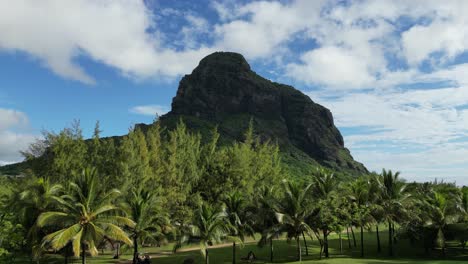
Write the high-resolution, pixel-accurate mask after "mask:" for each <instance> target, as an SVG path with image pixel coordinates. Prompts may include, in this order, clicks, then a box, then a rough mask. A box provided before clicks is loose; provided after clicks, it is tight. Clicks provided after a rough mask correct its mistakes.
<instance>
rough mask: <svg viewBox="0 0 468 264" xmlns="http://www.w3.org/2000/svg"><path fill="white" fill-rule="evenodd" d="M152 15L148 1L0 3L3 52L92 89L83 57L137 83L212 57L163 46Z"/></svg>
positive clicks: (203, 51) (27, 0) (204, 51)
mask: <svg viewBox="0 0 468 264" xmlns="http://www.w3.org/2000/svg"><path fill="white" fill-rule="evenodd" d="M152 16H153V14H152V13H151V12H150V11H149V10H148V9H147V7H146V6H145V4H144V2H143V1H133V0H119V1H92V0H79V1H61V0H46V1H41V2H40V3H39V2H37V1H31V0H18V1H12V2H10V1H1V2H0V49H3V50H9V51H22V52H26V53H28V54H30V55H32V56H33V57H34V58H37V59H39V61H41V63H43V64H44V65H45V66H46V67H48V68H50V69H51V70H52V71H53V72H55V73H56V74H58V75H60V76H63V77H66V78H70V79H74V80H78V81H81V82H84V83H88V84H93V83H94V82H95V80H94V79H93V77H92V76H91V75H90V74H89V73H87V72H86V70H85V69H83V68H82V67H81V66H80V65H79V63H78V62H76V60H77V59H78V58H79V57H80V56H87V57H90V58H91V59H92V60H94V61H97V62H101V63H104V64H106V65H109V66H111V67H114V68H116V69H118V70H120V71H121V72H122V73H123V74H126V75H129V76H134V77H138V78H149V77H154V76H169V77H174V76H177V75H180V74H182V73H187V72H189V71H190V70H191V69H192V68H193V66H195V65H196V62H197V61H198V60H199V59H201V58H202V57H203V56H205V55H207V54H208V53H210V52H211V50H210V49H208V48H203V47H200V48H199V49H197V50H190V49H187V50H182V51H176V50H172V49H169V48H165V47H162V46H161V41H160V39H159V38H158V34H157V33H154V34H152V33H150V32H151V29H154V27H155V26H156V25H154V23H153V19H152Z"/></svg>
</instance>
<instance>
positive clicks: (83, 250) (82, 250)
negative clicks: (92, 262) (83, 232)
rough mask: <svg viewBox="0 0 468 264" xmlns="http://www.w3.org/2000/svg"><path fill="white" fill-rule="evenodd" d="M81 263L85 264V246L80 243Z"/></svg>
mask: <svg viewBox="0 0 468 264" xmlns="http://www.w3.org/2000/svg"><path fill="white" fill-rule="evenodd" d="M81 264H86V248H85V245H84V244H82V245H81Z"/></svg>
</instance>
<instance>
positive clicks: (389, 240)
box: [388, 220, 393, 256]
mask: <svg viewBox="0 0 468 264" xmlns="http://www.w3.org/2000/svg"><path fill="white" fill-rule="evenodd" d="M388 255H389V256H393V238H392V222H391V221H390V220H389V221H388Z"/></svg>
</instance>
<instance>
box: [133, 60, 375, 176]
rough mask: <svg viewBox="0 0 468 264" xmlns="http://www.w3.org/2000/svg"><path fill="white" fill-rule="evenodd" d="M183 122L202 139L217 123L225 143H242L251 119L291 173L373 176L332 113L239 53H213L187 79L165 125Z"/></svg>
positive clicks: (164, 117) (176, 97) (180, 85)
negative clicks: (275, 146)
mask: <svg viewBox="0 0 468 264" xmlns="http://www.w3.org/2000/svg"><path fill="white" fill-rule="evenodd" d="M180 119H182V120H183V121H184V122H185V123H186V124H187V126H188V127H189V128H191V129H193V130H195V131H198V132H200V133H201V134H202V135H205V134H207V133H209V131H211V129H212V128H213V127H214V126H216V125H217V126H218V130H219V132H220V135H221V142H224V143H225V144H229V142H232V140H241V139H242V136H243V133H244V132H245V130H246V129H247V127H248V124H249V121H250V120H252V121H253V123H254V129H255V132H256V134H257V135H258V136H260V137H261V138H262V139H263V140H267V139H269V140H272V141H275V142H278V144H279V146H280V149H281V153H282V159H283V161H284V162H285V164H286V165H287V166H288V167H289V171H290V172H291V173H292V174H304V173H308V171H309V170H310V169H312V168H315V167H316V165H317V164H320V165H323V166H325V167H329V168H332V169H334V170H337V171H342V172H347V173H349V174H353V175H359V174H362V173H367V172H368V171H367V169H366V168H365V167H364V166H363V165H362V164H361V163H359V162H356V161H355V160H354V159H353V157H352V156H351V154H350V152H349V150H348V149H346V148H345V147H344V142H343V137H342V135H341V133H340V132H339V131H338V129H337V128H336V127H335V125H334V122H333V116H332V113H331V112H330V110H328V109H327V108H325V107H323V106H321V105H319V104H316V103H314V102H313V101H312V100H311V99H310V98H309V97H308V96H307V95H305V94H303V93H302V92H300V91H299V90H296V89H295V88H294V87H291V86H288V85H284V84H279V83H275V82H271V81H269V80H267V79H265V78H263V77H261V76H259V75H257V74H256V73H255V72H254V71H252V70H251V68H250V65H249V64H248V63H247V61H246V60H245V58H244V57H243V56H242V55H240V54H237V53H232V52H216V53H213V54H211V55H208V56H207V57H205V58H204V59H202V60H201V61H200V63H199V65H198V66H197V67H196V68H195V69H194V70H193V72H192V73H191V74H189V75H186V76H184V77H183V78H182V80H181V81H180V84H179V88H178V90H177V94H176V96H175V97H174V99H173V101H172V110H171V111H170V112H169V113H167V114H166V115H163V116H161V117H160V121H161V123H162V125H164V126H167V127H169V128H171V127H174V126H175V124H176V123H177V122H178V120H180ZM139 126H140V127H141V128H142V129H143V130H145V128H147V126H148V125H143V124H140V125H139Z"/></svg>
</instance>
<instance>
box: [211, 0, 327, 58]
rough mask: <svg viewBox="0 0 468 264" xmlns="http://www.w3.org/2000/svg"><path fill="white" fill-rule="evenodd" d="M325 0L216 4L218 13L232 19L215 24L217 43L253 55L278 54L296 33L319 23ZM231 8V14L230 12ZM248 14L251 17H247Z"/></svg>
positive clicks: (228, 48)
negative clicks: (229, 5)
mask: <svg viewBox="0 0 468 264" xmlns="http://www.w3.org/2000/svg"><path fill="white" fill-rule="evenodd" d="M323 3H324V1H305V0H300V1H294V2H293V3H288V4H282V3H279V2H270V1H259V2H253V3H249V4H246V5H243V6H240V7H239V6H236V8H235V9H234V8H232V7H231V8H232V9H230V8H229V7H227V6H222V5H220V4H219V3H217V4H215V7H216V10H217V11H218V14H219V15H220V16H221V17H222V18H224V19H228V18H230V20H229V21H227V22H225V23H221V24H218V25H216V26H215V34H216V35H217V38H218V41H217V42H216V43H215V47H218V48H222V49H226V50H232V51H237V52H240V53H242V54H244V55H246V56H247V57H249V58H251V59H256V58H268V57H269V56H271V55H278V50H281V49H282V48H284V47H283V46H284V45H285V44H286V43H288V42H290V41H292V40H293V39H294V35H295V34H297V33H298V32H300V31H302V30H305V29H306V28H307V27H308V26H310V25H316V24H317V23H318V21H319V19H320V11H321V7H322V4H323ZM226 10H230V13H231V14H233V15H231V16H227V15H226V14H227V11H226ZM245 17H248V18H247V19H245Z"/></svg>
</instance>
